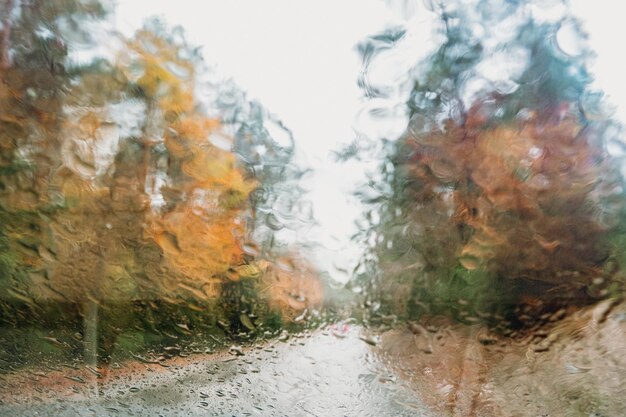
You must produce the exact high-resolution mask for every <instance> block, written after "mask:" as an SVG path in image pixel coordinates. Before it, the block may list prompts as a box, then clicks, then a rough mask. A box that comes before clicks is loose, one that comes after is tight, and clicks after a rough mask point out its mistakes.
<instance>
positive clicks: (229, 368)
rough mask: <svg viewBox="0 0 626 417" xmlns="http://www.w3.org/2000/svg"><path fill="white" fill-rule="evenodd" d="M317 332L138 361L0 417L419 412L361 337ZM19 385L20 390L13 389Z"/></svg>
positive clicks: (58, 388)
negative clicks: (162, 362) (232, 350)
mask: <svg viewBox="0 0 626 417" xmlns="http://www.w3.org/2000/svg"><path fill="white" fill-rule="evenodd" d="M358 332H359V329H350V330H349V331H348V332H346V334H343V333H342V334H340V335H339V336H337V335H336V333H333V332H322V331H319V332H315V333H313V334H311V335H308V336H306V337H301V338H293V337H292V338H291V339H289V340H287V341H286V342H278V341H277V342H274V343H268V344H265V345H257V346H255V347H250V348H244V349H243V351H242V353H244V354H243V355H238V356H233V355H229V354H224V353H219V354H205V355H196V356H192V357H189V358H184V359H183V358H178V360H177V361H172V362H170V363H167V364H166V365H167V367H162V366H159V365H151V366H148V365H145V364H139V363H136V364H135V366H134V370H132V371H131V370H128V368H129V367H128V366H127V365H125V366H124V368H126V369H127V370H126V371H122V370H116V371H115V372H111V373H110V375H108V376H107V378H105V379H104V380H102V379H98V378H95V377H94V378H92V379H91V380H86V379H84V378H81V379H82V380H76V381H75V380H73V379H71V378H72V374H71V371H69V372H68V374H67V375H65V376H64V377H62V379H63V383H59V384H57V385H55V384H52V386H51V387H48V388H46V389H41V388H39V389H38V390H37V389H35V391H34V392H32V393H28V394H27V393H25V392H16V393H15V394H16V395H15V397H13V398H12V399H11V401H4V404H0V415H2V416H320V417H321V416H324V417H326V416H377V417H381V416H426V415H428V414H427V413H426V412H424V411H422V410H423V407H421V405H420V403H419V401H418V399H416V398H415V394H414V393H413V392H412V391H411V390H410V389H409V388H408V387H407V386H406V385H405V384H404V383H403V382H402V381H401V380H399V379H398V378H397V377H396V376H395V375H394V374H393V373H392V372H391V371H390V370H389V369H388V368H386V367H385V366H384V365H383V364H382V363H381V362H380V361H378V359H377V357H376V355H375V354H374V353H373V352H372V346H370V344H368V343H366V342H364V341H363V340H361V339H360V338H359V334H358ZM16 389H19V388H18V387H16Z"/></svg>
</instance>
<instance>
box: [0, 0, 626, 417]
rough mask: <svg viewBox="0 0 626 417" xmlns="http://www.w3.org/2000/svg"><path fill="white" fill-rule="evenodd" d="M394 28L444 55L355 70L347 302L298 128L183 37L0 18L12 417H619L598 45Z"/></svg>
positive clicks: (575, 26)
mask: <svg viewBox="0 0 626 417" xmlns="http://www.w3.org/2000/svg"><path fill="white" fill-rule="evenodd" d="M389 6H390V7H394V8H396V9H397V8H398V7H399V6H401V7H399V8H400V9H402V10H403V11H404V13H406V15H407V16H410V15H411V14H417V15H420V14H423V15H424V16H429V17H431V18H432V20H433V21H434V22H435V23H434V26H433V39H431V40H430V41H431V43H432V45H430V46H429V48H426V49H428V51H429V52H427V53H424V54H423V56H415V54H414V53H412V52H411V47H410V46H411V42H412V39H413V40H414V39H416V37H415V36H414V33H416V31H417V30H418V28H417V27H416V26H415V20H411V19H410V18H407V19H405V23H406V24H405V26H403V27H394V28H390V29H388V30H385V31H383V32H381V33H378V34H374V35H372V36H371V37H369V38H368V39H365V40H364V41H362V42H361V43H360V44H359V45H358V46H357V51H358V52H359V53H360V55H361V57H362V60H363V71H362V72H361V74H360V76H359V78H358V82H359V85H360V86H361V88H362V90H363V94H364V102H365V104H364V108H363V109H361V111H360V112H359V117H358V120H357V124H356V127H355V129H356V130H357V131H358V135H357V138H358V139H355V141H354V142H353V143H352V144H350V145H349V146H348V147H346V148H345V149H338V150H336V151H337V152H336V155H337V160H338V161H348V160H359V159H370V160H375V161H378V162H379V168H378V169H376V170H374V171H372V172H368V173H367V176H368V177H367V178H366V179H364V181H363V185H362V187H361V188H360V189H358V190H355V194H356V195H358V196H359V198H360V199H361V201H362V202H363V207H364V215H363V217H362V218H361V219H358V223H357V224H358V226H359V232H358V233H357V234H356V235H355V236H354V240H355V242H358V243H359V244H360V245H361V247H362V248H363V256H362V258H361V261H360V262H359V264H358V265H357V266H356V267H355V268H354V270H353V271H350V274H351V278H350V280H349V281H348V282H347V283H345V284H344V283H338V282H336V281H334V280H333V279H332V278H330V277H329V274H328V273H327V271H324V270H321V269H320V268H319V267H318V266H317V265H316V264H315V263H314V262H313V261H312V260H311V259H312V255H311V252H312V249H311V246H312V245H313V246H314V245H315V243H316V242H308V241H304V240H299V239H300V238H301V236H303V235H305V234H306V231H307V230H309V228H311V227H312V226H313V225H314V223H315V218H314V213H313V210H312V204H311V201H309V200H308V197H307V195H306V190H305V189H304V187H303V186H302V180H303V178H305V176H306V174H307V170H306V167H304V166H300V165H299V164H297V163H296V162H295V150H296V147H297V144H298V138H295V137H294V135H293V134H292V132H291V131H290V130H289V129H288V128H287V127H286V126H288V121H287V122H286V123H283V122H282V121H281V120H280V119H279V118H278V117H276V116H274V115H273V114H271V113H270V112H268V111H267V110H266V109H265V108H264V107H263V105H262V104H260V103H258V102H256V101H252V100H248V99H247V98H246V95H245V94H244V93H243V92H242V91H241V90H240V89H239V88H238V87H237V86H236V85H235V84H234V83H233V82H230V81H228V82H224V81H220V80H217V79H216V78H215V77H214V76H213V72H212V71H211V70H210V69H208V68H207V67H206V66H205V64H204V63H203V60H202V57H201V53H200V51H199V49H196V48H194V47H192V46H190V45H189V44H188V43H187V42H186V41H185V37H184V33H183V29H182V28H174V29H170V28H168V27H167V26H166V25H165V24H164V23H163V22H161V21H159V20H148V21H146V23H145V24H144V26H143V27H142V29H140V30H138V31H137V32H136V33H135V34H134V35H133V36H132V37H126V36H123V35H121V34H120V33H118V32H116V31H115V30H114V25H113V24H112V19H111V14H112V13H113V12H114V10H113V7H112V6H110V5H108V4H104V3H101V2H97V1H80V0H63V1H36V0H34V1H28V2H27V1H18V0H15V1H14V0H4V1H3V2H2V3H0V10H1V13H0V16H2V19H1V21H2V23H1V25H2V26H1V31H0V71H1V72H0V76H1V80H2V83H1V84H0V136H1V138H0V381H2V384H0V385H1V386H0V414H28V415H31V414H34V415H37V414H38V415H77V414H78V415H102V414H104V415H154V414H162V415H206V414H207V413H209V415H307V414H309V415H311V414H313V415H355V416H361V415H372V416H373V415H376V416H378V415H394V416H395V415H459V416H460V415H462V416H471V415H493V416H499V415H515V416H526V415H528V416H536V415H550V416H560V415H563V416H578V415H580V416H592V415H593V416H621V415H623V414H624V412H625V411H626V405H625V403H624V400H623V398H624V394H625V392H624V386H626V384H624V377H623V374H624V371H625V370H626V363H625V361H626V360H625V359H624V358H626V336H625V334H626V333H625V332H624V323H625V322H626V306H625V304H624V303H623V302H622V301H621V297H622V295H623V286H624V280H625V277H624V273H623V265H624V264H625V262H626V257H625V251H624V249H625V246H624V242H626V240H625V236H626V235H625V233H624V232H625V231H626V228H625V227H624V225H625V223H624V219H625V218H626V217H625V216H624V214H625V212H624V201H625V199H624V187H623V184H624V172H623V168H622V167H623V160H622V157H623V155H624V153H625V149H626V147H625V146H624V141H623V130H622V127H621V125H620V124H619V123H618V122H617V121H616V120H614V119H612V118H611V114H610V111H609V110H608V109H607V104H606V103H605V100H604V98H603V95H602V93H601V92H598V91H594V90H592V88H591V81H592V77H591V75H590V74H589V72H588V70H587V67H588V61H589V60H590V58H591V52H590V51H589V50H588V48H587V47H586V45H585V41H586V35H585V34H584V32H583V31H582V29H581V24H580V22H578V21H577V20H576V19H575V18H574V17H573V16H572V15H571V14H570V13H569V12H568V10H567V8H566V7H565V5H564V4H563V3H561V2H559V1H545V0H541V1H540V0H537V1H501V2H496V1H492V0H473V1H471V2H461V1H454V0H450V1H445V2H439V3H438V2H430V1H427V2H425V4H424V5H423V6H422V5H421V3H420V4H419V5H418V4H413V3H412V2H410V1H405V2H397V1H390V2H389ZM418 40H419V41H420V42H421V43H422V44H424V43H425V42H427V40H424V39H421V40H420V39H419V38H418ZM390 68H393V70H390ZM398 68H401V69H402V70H401V71H400V70H398ZM356 77H357V74H355V78H356ZM356 110H357V109H355V112H356ZM390 126H391V127H390ZM318 244H319V242H318Z"/></svg>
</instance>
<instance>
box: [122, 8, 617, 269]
mask: <svg viewBox="0 0 626 417" xmlns="http://www.w3.org/2000/svg"><path fill="white" fill-rule="evenodd" d="M415 1H417V2H419V3H421V0H415ZM571 3H572V7H573V10H574V12H575V13H576V14H577V15H579V16H580V17H581V18H582V19H583V20H584V23H585V28H586V29H587V31H588V32H589V34H590V43H591V47H592V49H594V50H595V51H596V52H597V54H598V58H597V59H596V64H595V65H594V66H593V67H592V70H593V72H594V74H595V75H596V80H597V81H596V83H597V85H598V86H599V87H601V88H602V89H604V90H605V92H607V93H608V94H609V96H610V98H611V101H612V102H613V104H615V105H618V104H621V103H626V83H625V82H624V79H625V76H624V74H626V58H624V56H622V54H623V52H622V50H623V48H622V47H621V42H623V39H626V25H624V24H623V13H621V10H620V3H619V2H613V1H609V0H598V1H594V2H591V1H589V0H572V1H571ZM423 13H424V12H423V10H420V9H418V10H417V11H416V15H415V16H414V17H413V18H414V19H415V22H413V24H417V25H418V26H420V27H423V28H424V30H423V31H421V30H420V32H419V33H420V34H423V37H424V39H418V41H419V42H421V43H422V45H426V44H427V43H428V39H426V37H427V34H428V33H429V23H428V22H429V16H425V15H423ZM152 15H160V16H163V17H164V18H165V20H166V22H167V24H168V25H181V26H183V27H184V29H185V32H186V34H187V38H188V40H189V41H190V42H191V43H192V44H194V45H200V46H202V47H203V52H204V56H205V59H206V61H207V63H208V64H209V65H215V67H216V69H217V72H218V74H220V75H222V76H226V77H232V78H233V79H234V80H235V82H236V83H237V84H238V85H239V86H240V87H241V88H243V89H244V90H246V91H247V92H248V94H249V97H250V98H255V99H258V100H259V101H260V102H261V103H263V105H264V106H265V107H266V108H268V109H269V110H270V111H271V112H272V113H274V114H276V115H277V116H278V117H279V118H280V119H282V120H283V121H284V123H285V124H286V125H287V126H288V127H289V128H290V129H291V130H292V131H293V133H294V135H295V138H296V146H297V147H298V150H299V154H298V157H299V160H300V162H301V163H303V164H305V165H307V166H309V167H312V168H314V169H315V173H314V175H313V176H312V178H311V179H310V180H309V181H308V182H307V186H308V187H309V188H310V189H311V193H310V195H309V198H311V199H312V200H313V202H314V210H315V215H316V218H317V219H318V222H319V223H320V227H318V228H317V229H316V230H315V231H313V232H311V233H310V234H309V235H308V236H307V237H306V238H307V239H310V240H314V241H317V242H320V243H322V244H323V246H324V247H325V248H326V249H319V250H317V251H316V253H315V255H316V257H317V258H318V259H317V262H318V265H319V266H320V267H322V268H324V269H327V270H329V272H330V273H331V275H332V276H334V277H335V278H337V279H338V280H342V281H343V280H344V279H345V278H346V277H344V276H342V274H341V272H340V271H339V270H341V269H349V268H350V267H351V266H352V265H353V264H354V262H355V261H356V259H357V257H358V255H359V250H358V248H357V247H356V246H355V245H353V244H351V243H350V242H349V236H350V235H351V234H352V233H353V232H354V231H355V230H356V229H355V227H354V224H353V223H354V221H355V220H356V218H357V217H358V215H359V214H360V212H361V207H360V206H359V205H358V204H357V202H356V200H354V198H353V197H352V196H351V193H352V192H353V191H354V186H355V184H356V183H358V181H360V180H363V178H364V176H363V167H362V166H359V165H358V164H356V163H349V164H336V163H334V162H333V161H332V158H331V157H330V152H331V151H332V150H336V149H337V148H338V147H339V145H340V144H341V143H348V142H350V141H352V140H353V139H354V130H353V125H354V121H355V116H356V114H357V113H358V111H359V110H360V109H361V108H362V106H363V101H362V99H361V95H362V93H361V91H360V90H359V88H358V86H357V82H356V81H357V77H358V73H359V70H360V62H359V59H358V56H357V54H356V52H355V49H354V46H355V44H356V43H357V42H359V41H361V40H362V39H364V38H365V37H366V36H368V35H371V34H374V33H376V32H378V31H380V30H382V29H384V28H385V27H387V26H389V25H390V24H394V23H399V21H400V19H401V17H400V15H399V14H396V13H394V12H393V11H392V10H390V9H389V8H388V6H387V4H386V3H385V2H383V1H382V0H315V1H304V0H301V1H297V0H221V1H218V0H206V1H198V0H118V7H117V12H116V21H117V25H118V28H120V29H121V30H123V31H124V32H125V33H128V34H130V33H132V31H133V30H134V29H136V28H138V27H139V26H140V25H141V24H142V21H143V20H144V19H145V18H146V17H149V16H152ZM421 36H422V35H420V37H419V38H421ZM617 42H620V44H617ZM416 47H417V46H416ZM392 70H393V69H392ZM617 110H618V115H619V116H620V117H621V119H622V120H626V117H625V116H626V106H624V105H621V106H618V109H617ZM400 128H402V126H400ZM335 267H337V268H335Z"/></svg>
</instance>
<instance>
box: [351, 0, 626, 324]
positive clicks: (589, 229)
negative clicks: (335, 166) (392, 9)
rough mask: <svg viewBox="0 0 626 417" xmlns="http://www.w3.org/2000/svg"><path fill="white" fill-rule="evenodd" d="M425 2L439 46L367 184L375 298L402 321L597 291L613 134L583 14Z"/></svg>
mask: <svg viewBox="0 0 626 417" xmlns="http://www.w3.org/2000/svg"><path fill="white" fill-rule="evenodd" d="M474 3H475V4H474ZM429 4H430V5H431V6H432V10H433V12H435V13H437V14H438V16H439V19H440V27H441V35H443V39H444V41H443V43H442V45H441V46H440V47H439V48H438V49H437V50H436V51H435V52H434V53H433V54H432V55H430V56H429V57H428V58H427V59H426V60H425V61H424V62H422V63H421V64H419V65H417V66H416V68H417V70H416V73H415V75H414V78H412V79H413V80H414V81H413V87H412V90H411V93H410V96H409V100H408V102H407V110H408V115H409V124H408V126H407V129H406V131H405V133H404V134H403V135H402V136H401V137H400V138H399V139H398V140H396V141H389V142H387V144H386V147H385V149H386V152H387V156H386V159H385V162H384V164H383V168H382V169H381V171H380V173H379V178H382V179H383V181H380V182H376V181H373V182H372V190H371V191H374V190H375V191H376V192H375V193H374V195H375V197H373V198H370V200H369V202H370V203H372V204H373V209H372V212H375V217H376V218H377V222H376V223H374V224H372V225H371V227H370V228H369V229H366V230H365V231H364V235H363V238H364V239H369V241H370V242H372V241H373V242H375V243H374V245H373V246H371V251H370V252H369V254H368V256H367V257H366V258H365V260H366V261H368V260H369V262H370V267H371V268H372V269H370V271H372V270H374V271H376V274H378V277H379V278H378V279H376V280H374V281H368V282H369V283H368V285H370V286H371V288H372V293H373V294H378V295H379V296H380V297H382V298H383V299H386V300H387V301H388V302H387V304H386V306H387V307H388V308H391V309H392V310H394V309H395V311H397V312H401V313H402V314H404V315H407V316H412V317H416V316H419V315H421V314H425V313H426V314H429V313H430V314H432V313H441V312H446V313H452V314H454V315H456V316H457V317H460V318H463V319H468V320H470V321H471V320H479V319H480V317H489V316H490V315H491V314H496V313H510V312H511V311H513V309H515V311H517V314H516V315H514V316H511V317H512V318H513V319H514V320H516V321H519V320H521V321H522V322H524V321H532V320H534V319H536V315H535V314H536V313H538V312H539V311H542V310H545V309H549V308H555V306H559V305H564V304H570V303H578V302H588V301H589V300H593V299H597V298H598V297H602V296H606V295H607V294H608V293H609V292H610V288H611V285H614V284H615V282H616V277H615V273H616V272H617V269H616V268H617V264H616V253H615V251H614V250H612V247H611V244H610V236H611V232H612V230H614V228H615V226H616V224H617V223H616V222H617V221H618V220H619V216H620V214H621V208H622V206H623V203H622V202H623V190H622V184H623V180H622V178H621V177H620V175H619V171H618V169H617V168H618V167H617V160H616V159H615V158H612V157H611V155H610V154H609V152H608V151H607V144H608V143H609V141H616V140H619V138H618V137H617V135H619V133H620V130H619V129H618V127H617V126H616V124H615V123H614V122H612V121H611V120H610V119H608V118H607V116H606V114H604V113H603V112H602V111H601V109H599V108H598V101H597V100H595V99H596V98H597V97H598V95H597V94H594V93H592V92H591V91H590V88H589V84H590V82H591V77H590V75H589V74H588V72H587V69H586V62H587V61H588V59H589V52H588V51H587V50H586V49H585V48H584V47H583V46H582V42H584V39H585V36H584V34H583V33H582V32H581V29H580V26H579V23H578V22H577V21H576V20H575V19H573V18H572V17H571V16H566V15H564V16H561V18H559V19H556V20H552V21H551V20H543V21H542V20H541V19H539V18H535V17H533V14H532V13H531V11H530V9H531V7H533V4H532V2H509V3H506V4H502V5H499V6H501V7H499V8H495V9H494V8H490V7H489V6H488V4H489V2H488V1H477V2H473V4H472V5H471V6H470V5H465V4H461V2H445V3H441V4H437V3H435V2H433V3H429ZM476 25H479V26H480V27H481V28H483V30H481V31H478V32H477V31H476V30H475V29H476V28H477V27H478V26H476ZM503 25H506V27H507V28H508V30H507V31H506V32H503V31H501V30H500V29H501V28H503V27H504V26H503ZM402 36H403V34H402V33H401V34H400V38H401V37H402ZM564 37H568V38H565V40H564ZM396 38H397V37H396ZM376 39H378V40H380V39H385V38H384V37H380V36H379V37H378V38H376ZM571 39H573V41H571ZM396 41H398V39H395V38H394V40H393V42H396ZM567 42H570V43H569V44H568V43H567ZM572 44H573V45H574V46H571V45H572ZM391 45H392V44H391ZM391 45H390V46H389V47H392V46H391ZM362 50H363V51H365V52H366V53H370V54H371V53H372V49H371V48H370V49H368V48H363V49H362ZM371 58H372V56H370V57H369V58H368V59H371ZM369 91H371V90H369ZM371 191H370V193H369V195H370V196H371V195H372V194H373V193H372V192H371ZM370 218H372V214H370ZM378 219H379V220H378ZM372 236H374V238H375V239H374V240H372ZM613 249H614V248H613ZM523 312H526V313H527V314H523ZM531 313H532V314H531ZM477 316H478V317H477ZM496 317H499V316H498V315H497V314H496Z"/></svg>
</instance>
